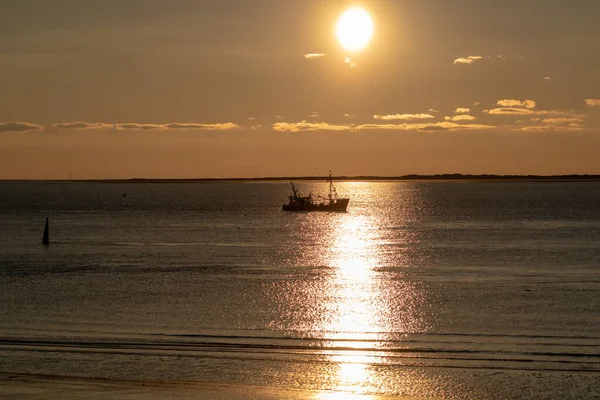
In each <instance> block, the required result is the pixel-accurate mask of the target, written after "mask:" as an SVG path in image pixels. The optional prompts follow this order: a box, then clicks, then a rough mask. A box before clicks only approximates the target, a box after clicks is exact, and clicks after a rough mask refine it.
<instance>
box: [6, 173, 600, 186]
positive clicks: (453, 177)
mask: <svg viewBox="0 0 600 400" xmlns="http://www.w3.org/2000/svg"><path fill="white" fill-rule="evenodd" d="M327 179H328V177H327V176H283V177H260V178H258V177H257V178H181V179H177V178H175V179H169V178H165V179H161V178H131V179H72V180H67V179H46V180H43V179H0V184H1V183H9V182H32V183H33V182H48V183H51V182H56V183H58V182H71V183H78V182H79V183H219V182H223V183H226V182H289V181H326V180H327ZM334 180H335V181H337V182H386V181H387V182H397V181H408V182H410V181H413V182H414V181H417V182H418V181H426V182H600V175H586V174H584V175H469V174H439V175H416V174H413V175H402V176H365V175H357V176H335V177H334Z"/></svg>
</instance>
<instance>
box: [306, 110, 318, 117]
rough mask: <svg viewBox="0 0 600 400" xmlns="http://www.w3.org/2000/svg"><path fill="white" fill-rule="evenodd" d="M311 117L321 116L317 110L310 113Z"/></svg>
mask: <svg viewBox="0 0 600 400" xmlns="http://www.w3.org/2000/svg"><path fill="white" fill-rule="evenodd" d="M308 117H309V118H319V113H318V112H316V111H313V112H311V113H310V114H308Z"/></svg>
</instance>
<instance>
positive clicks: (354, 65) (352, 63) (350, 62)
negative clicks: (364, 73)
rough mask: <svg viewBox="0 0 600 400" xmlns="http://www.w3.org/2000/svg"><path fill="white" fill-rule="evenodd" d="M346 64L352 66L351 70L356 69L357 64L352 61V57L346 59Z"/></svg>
mask: <svg viewBox="0 0 600 400" xmlns="http://www.w3.org/2000/svg"><path fill="white" fill-rule="evenodd" d="M344 62H345V63H346V64H348V65H349V66H350V68H354V67H356V63H355V62H354V61H352V59H351V58H350V57H346V59H345V60H344Z"/></svg>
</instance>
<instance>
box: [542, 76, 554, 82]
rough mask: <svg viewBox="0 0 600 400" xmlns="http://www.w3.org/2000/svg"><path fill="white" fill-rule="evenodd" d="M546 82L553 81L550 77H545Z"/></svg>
mask: <svg viewBox="0 0 600 400" xmlns="http://www.w3.org/2000/svg"><path fill="white" fill-rule="evenodd" d="M544 80H545V81H551V80H552V78H550V77H549V76H545V77H544Z"/></svg>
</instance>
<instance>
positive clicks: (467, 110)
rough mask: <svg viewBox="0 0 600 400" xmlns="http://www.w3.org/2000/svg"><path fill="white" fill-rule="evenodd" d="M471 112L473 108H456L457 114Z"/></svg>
mask: <svg viewBox="0 0 600 400" xmlns="http://www.w3.org/2000/svg"><path fill="white" fill-rule="evenodd" d="M470 112H471V109H469V108H460V107H459V108H457V109H456V110H454V113H455V114H468V113H470Z"/></svg>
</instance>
